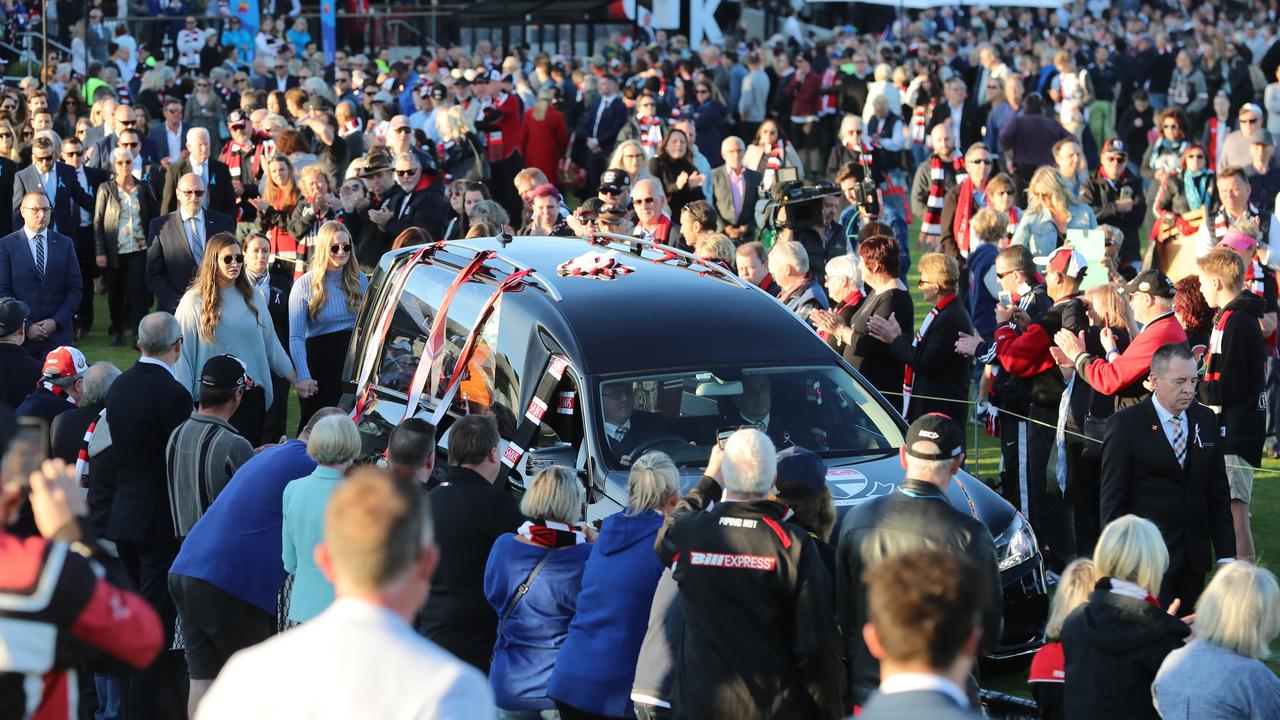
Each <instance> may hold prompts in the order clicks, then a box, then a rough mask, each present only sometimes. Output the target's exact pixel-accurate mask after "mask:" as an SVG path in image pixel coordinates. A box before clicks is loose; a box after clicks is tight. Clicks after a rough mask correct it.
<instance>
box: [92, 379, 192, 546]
mask: <svg viewBox="0 0 1280 720" xmlns="http://www.w3.org/2000/svg"><path fill="white" fill-rule="evenodd" d="M191 410H192V403H191V395H190V393H188V392H187V389H186V388H184V387H183V386H182V383H179V382H178V381H177V380H176V379H175V378H174V377H173V374H172V373H171V372H170V371H169V370H167V369H165V368H163V367H160V366H159V365H155V364H152V363H149V362H146V363H144V362H138V363H137V364H135V365H134V366H133V367H131V368H129V369H128V370H125V371H124V372H123V373H121V375H120V377H118V378H116V379H115V382H113V383H111V389H110V390H109V391H108V392H107V417H108V419H109V420H110V425H111V443H112V447H113V448H114V451H115V456H116V459H117V461H118V470H117V475H116V496H115V502H114V503H113V504H112V507H111V518H110V520H109V521H108V523H107V537H109V538H110V539H112V540H117V541H125V542H131V543H135V544H139V545H143V546H149V547H153V548H164V547H166V546H169V545H171V544H173V543H174V542H175V538H174V535H173V518H172V516H171V514H170V512H169V484H168V482H166V478H165V460H164V458H165V454H164V449H165V445H166V444H167V443H168V442H169V435H170V434H172V433H173V430H174V428H176V427H178V426H179V425H181V424H182V423H183V422H185V421H186V420H187V418H189V417H191Z"/></svg>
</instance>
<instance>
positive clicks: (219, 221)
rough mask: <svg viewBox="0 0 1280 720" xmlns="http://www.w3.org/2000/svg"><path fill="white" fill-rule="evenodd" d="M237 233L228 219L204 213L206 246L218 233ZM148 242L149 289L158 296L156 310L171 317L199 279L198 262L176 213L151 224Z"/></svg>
mask: <svg viewBox="0 0 1280 720" xmlns="http://www.w3.org/2000/svg"><path fill="white" fill-rule="evenodd" d="M235 231H236V223H235V220H232V219H231V217H230V216H229V215H223V214H222V213H219V212H214V211H212V210H205V211H204V239H205V241H206V242H207V241H208V240H209V238H210V237H213V236H214V235H216V234H217V233H220V232H231V233H233V232H235ZM147 238H148V245H147V287H148V288H149V289H150V290H151V292H153V293H155V295H156V309H157V310H163V311H165V312H170V313H171V312H173V311H174V310H177V309H178V301H179V300H181V299H182V294H183V293H184V292H186V291H187V286H188V285H190V284H191V279H192V278H193V277H195V275H196V260H195V257H194V256H193V255H192V254H191V244H190V243H189V242H187V232H186V230H185V229H184V228H183V227H182V216H181V214H180V213H178V212H176V211H175V212H171V213H169V214H167V215H161V216H160V217H158V218H156V219H155V220H152V221H151V227H150V229H149V230H148V232H147Z"/></svg>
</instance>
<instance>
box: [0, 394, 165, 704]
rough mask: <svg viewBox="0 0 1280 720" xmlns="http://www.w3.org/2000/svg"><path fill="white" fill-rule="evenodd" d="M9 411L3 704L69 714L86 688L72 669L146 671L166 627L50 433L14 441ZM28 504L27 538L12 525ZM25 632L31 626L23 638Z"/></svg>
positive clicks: (3, 482)
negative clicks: (107, 539) (95, 524)
mask: <svg viewBox="0 0 1280 720" xmlns="http://www.w3.org/2000/svg"><path fill="white" fill-rule="evenodd" d="M3 414H4V417H3V418H0V447H5V446H9V453H8V454H7V455H6V456H5V461H4V466H3V475H2V476H0V628H3V629H0V647H3V648H5V652H4V655H5V661H4V663H3V665H2V666H0V685H2V686H3V687H4V688H6V690H5V693H4V695H5V705H6V706H8V707H16V708H26V712H27V715H25V717H40V718H58V719H59V720H71V719H72V718H75V717H77V716H76V714H75V708H76V707H77V704H78V700H79V694H80V688H79V686H78V684H77V681H76V674H75V672H74V670H76V669H84V668H90V669H97V670H104V671H108V672H120V671H128V670H137V669H140V668H143V667H146V666H147V665H148V664H150V663H151V661H152V660H153V659H154V658H155V656H156V655H157V654H159V652H160V648H161V643H162V642H163V641H164V633H163V632H162V631H161V628H160V618H159V616H158V615H157V614H156V612H155V610H152V609H151V607H150V606H149V605H148V604H147V601H146V600H144V599H143V598H142V597H140V596H139V595H137V594H136V593H133V592H130V591H129V590H126V589H125V588H127V587H128V586H129V581H128V579H127V578H126V577H125V574H124V570H123V568H121V567H120V565H119V563H118V562H117V561H114V560H113V559H112V558H111V557H110V556H109V555H107V553H106V551H105V550H104V549H103V548H102V547H101V546H100V545H99V543H98V540H97V538H96V537H95V536H94V533H93V529H92V526H91V525H90V523H89V522H88V508H87V506H86V505H85V501H84V499H83V498H84V496H83V494H82V493H81V491H80V488H79V487H78V483H77V482H76V481H75V479H74V478H73V472H74V468H70V467H67V466H66V464H64V463H63V462H62V461H61V460H43V461H42V458H44V457H45V450H44V448H43V447H41V445H42V442H43V443H47V437H48V435H47V432H46V433H45V434H44V436H43V437H44V438H45V439H44V440H43V441H41V440H39V439H36V440H24V439H19V440H18V441H17V442H14V443H12V445H11V444H10V437H11V435H12V433H13V428H14V421H13V417H12V416H11V415H9V414H8V412H7V411H5V412H4V413H3ZM20 427H23V428H26V427H29V426H27V425H24V426H20ZM28 501H29V502H30V507H31V512H32V515H34V517H35V524H36V528H37V529H38V530H39V535H38V536H34V537H20V536H18V535H16V534H13V533H12V532H11V527H10V526H12V525H13V524H14V522H15V521H16V520H17V518H18V515H19V511H20V509H21V508H22V506H23V505H24V504H26V503H27V502H28ZM73 547H74V550H73V549H72V548H73ZM19 628H26V629H27V630H26V631H25V632H23V633H22V635H23V638H22V641H21V642H19V641H18V640H19V638H18V637H16V635H17V633H18V632H19V630H18V629H19ZM11 632H12V633H14V636H10V633H11ZM14 694H16V696H15V695H14Z"/></svg>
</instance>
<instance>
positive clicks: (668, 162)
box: [649, 155, 711, 222]
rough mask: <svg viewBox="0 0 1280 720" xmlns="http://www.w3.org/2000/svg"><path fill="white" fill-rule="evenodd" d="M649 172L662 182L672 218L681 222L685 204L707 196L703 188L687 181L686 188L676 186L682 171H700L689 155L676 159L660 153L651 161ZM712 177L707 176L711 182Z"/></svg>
mask: <svg viewBox="0 0 1280 720" xmlns="http://www.w3.org/2000/svg"><path fill="white" fill-rule="evenodd" d="M649 172H650V173H652V174H653V177H654V178H655V179H657V181H658V182H660V183H662V192H663V193H664V194H666V196H667V207H669V208H670V209H671V219H672V220H674V221H676V222H679V220H680V211H681V210H683V209H684V206H685V205H688V204H689V203H691V202H693V201H695V200H705V199H706V196H705V195H703V194H702V188H696V187H693V186H691V185H689V184H688V183H685V186H684V188H682V189H680V188H677V187H676V178H678V177H680V173H682V172H687V173H689V174H690V175H692V174H694V173H696V172H698V168H696V167H694V166H693V161H692V160H690V159H689V158H688V156H685V157H682V158H679V159H676V158H671V157H665V156H662V155H659V156H657V157H655V158H654V159H652V160H650V161H649ZM710 181H711V178H707V182H710Z"/></svg>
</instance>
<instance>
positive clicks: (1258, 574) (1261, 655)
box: [1059, 560, 1280, 720]
mask: <svg viewBox="0 0 1280 720" xmlns="http://www.w3.org/2000/svg"><path fill="white" fill-rule="evenodd" d="M1059 592H1061V590H1059ZM1277 635H1280V585H1277V583H1276V576H1275V575H1272V574H1271V573H1270V572H1269V571H1267V570H1265V569H1263V568H1260V567H1258V566H1257V565H1254V564H1252V563H1248V562H1245V561H1243V560H1237V561H1235V562H1233V563H1231V564H1229V565H1226V566H1224V567H1223V568H1222V569H1221V570H1219V571H1218V573H1217V574H1216V575H1214V576H1213V580H1211V581H1210V582H1209V587H1207V588H1205V591H1204V594H1203V595H1201V596H1200V601H1199V602H1197V603H1196V637H1195V639H1194V640H1192V641H1191V642H1190V643H1189V644H1188V645H1187V646H1186V647H1183V648H1178V649H1177V650H1174V651H1173V652H1171V653H1169V656H1168V657H1166V658H1165V659H1164V663H1162V664H1161V665H1160V670H1159V672H1157V673H1156V681H1155V684H1154V685H1152V687H1151V691H1152V695H1154V696H1155V705H1156V708H1157V709H1158V710H1159V711H1160V714H1161V716H1163V717H1164V718H1165V720H1192V719H1193V718H1205V717H1215V718H1240V719H1241V720H1244V719H1245V718H1275V717H1280V679H1277V678H1276V674H1275V673H1274V672H1272V671H1271V669H1270V668H1268V667H1267V666H1266V665H1264V664H1263V662H1262V661H1263V660H1266V659H1267V658H1268V657H1270V656H1271V643H1273V642H1274V641H1275V639H1276V636H1277Z"/></svg>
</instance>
